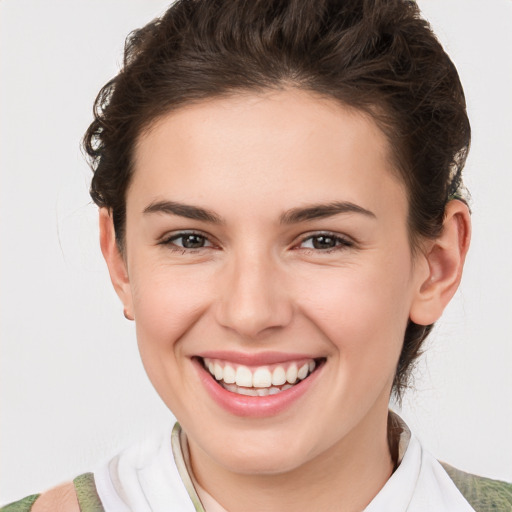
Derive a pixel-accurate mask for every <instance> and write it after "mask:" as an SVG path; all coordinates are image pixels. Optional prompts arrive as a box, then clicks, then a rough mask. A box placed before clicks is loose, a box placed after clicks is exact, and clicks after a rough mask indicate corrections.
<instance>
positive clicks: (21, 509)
mask: <svg viewBox="0 0 512 512" xmlns="http://www.w3.org/2000/svg"><path fill="white" fill-rule="evenodd" d="M0 512H80V506H79V505H78V499H77V497H76V493H75V486H74V485H73V483H72V482H69V483H66V484H62V485H59V486H58V487H54V488H53V489H50V490H49V491H46V492H44V493H43V494H33V495H31V496H27V497H26V498H23V499H22V500H20V501H16V502H15V503H11V504H9V505H5V506H4V507H2V508H0Z"/></svg>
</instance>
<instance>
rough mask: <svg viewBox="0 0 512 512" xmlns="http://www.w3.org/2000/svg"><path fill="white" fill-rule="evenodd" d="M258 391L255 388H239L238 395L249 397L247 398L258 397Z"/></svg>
mask: <svg viewBox="0 0 512 512" xmlns="http://www.w3.org/2000/svg"><path fill="white" fill-rule="evenodd" d="M258 391H259V390H258V389H254V388H243V387H241V388H238V390H237V393H238V394H239V395H247V396H258Z"/></svg>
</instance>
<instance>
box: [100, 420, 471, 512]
mask: <svg viewBox="0 0 512 512" xmlns="http://www.w3.org/2000/svg"><path fill="white" fill-rule="evenodd" d="M390 414H392V415H394V413H392V412H391V413H390ZM394 419H396V421H397V422H398V423H399V425H400V428H401V433H400V439H399V461H400V459H401V462H400V465H399V466H398V468H397V470H396V471H395V472H394V473H393V475H391V478H390V479H389V480H388V481H387V482H386V484H385V485H384V487H383V488H382V489H381V490H380V492H379V493H378V494H377V496H375V498H374V499H373V500H372V502H371V503H370V504H369V505H368V506H367V507H366V508H365V510H364V512H432V511H435V512H474V509H473V508H472V507H471V506H470V505H469V504H468V502H467V501H466V500H465V499H464V497H463V496H462V494H461V493H460V492H459V490H458V489H457V487H456V486H455V484H454V483H453V482H452V480H451V479H450V477H449V476H448V474H447V473H446V471H445V470H444V469H443V467H442V466H441V464H440V463H439V462H438V461H437V460H436V459H435V458H434V457H433V456H432V455H431V454H430V453H428V452H427V451H426V450H425V449H424V448H423V447H422V446H421V444H420V442H419V441H418V439H417V438H416V437H415V436H414V435H412V434H411V432H410V430H409V428H408V427H407V425H406V424H405V423H404V422H403V421H402V420H401V419H400V418H399V417H398V416H397V415H394ZM188 460H189V457H188V448H187V444H186V439H185V438H184V434H182V431H181V428H180V426H179V424H178V423H176V425H175V426H174V428H173V430H172V433H170V432H169V431H167V432H165V434H164V435H161V436H159V437H156V438H153V439H149V440H146V441H144V442H142V443H139V444H137V445H135V446H132V447H130V448H128V449H127V450H125V451H123V452H121V454H119V455H118V456H117V457H115V458H114V459H112V460H111V461H110V462H109V463H108V464H106V465H104V466H103V467H101V468H100V469H99V470H98V471H96V472H95V473H94V477H95V482H96V487H97V491H98V494H99V496H100V499H101V501H102V503H103V506H104V508H105V512H130V511H132V512H204V510H205V509H204V508H203V505H202V504H201V500H202V501H203V503H204V505H205V506H206V510H207V511H208V512H224V509H223V508H222V507H221V506H220V505H219V504H218V503H217V502H216V501H215V500H214V499H213V497H211V496H210V495H209V494H208V493H206V491H205V490H204V489H202V488H201V487H200V486H198V484H197V482H196V481H195V479H194V478H193V476H191V475H192V474H191V472H190V471H189V470H188V468H187V461H188ZM194 485H195V487H194ZM196 489H197V491H196Z"/></svg>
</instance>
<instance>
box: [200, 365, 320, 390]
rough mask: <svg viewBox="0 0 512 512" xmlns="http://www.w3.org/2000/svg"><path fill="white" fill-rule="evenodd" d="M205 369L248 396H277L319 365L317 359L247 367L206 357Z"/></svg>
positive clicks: (231, 387)
mask: <svg viewBox="0 0 512 512" xmlns="http://www.w3.org/2000/svg"><path fill="white" fill-rule="evenodd" d="M202 362H203V366H204V368H205V369H206V370H207V371H208V372H209V373H210V375H212V377H213V378H214V379H215V380H216V381H217V382H218V384H219V385H220V386H222V387H223V388H224V389H225V390H227V391H230V392H231V393H236V394H238V395H245V396H269V395H277V394H279V393H281V392H282V391H286V390H287V389H290V388H292V387H294V386H295V385H296V384H298V383H299V382H301V381H303V380H304V379H306V378H307V377H309V375H311V373H313V372H314V371H315V368H316V367H317V361H315V359H307V360H300V361H288V362H286V363H280V364H271V365H265V366H246V365H242V364H236V363H232V362H228V361H224V360H221V359H212V358H204V359H203V361H202Z"/></svg>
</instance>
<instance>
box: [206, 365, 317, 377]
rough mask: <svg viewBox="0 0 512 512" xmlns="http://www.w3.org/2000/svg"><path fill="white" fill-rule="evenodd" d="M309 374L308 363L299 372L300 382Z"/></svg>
mask: <svg viewBox="0 0 512 512" xmlns="http://www.w3.org/2000/svg"><path fill="white" fill-rule="evenodd" d="M308 373H309V365H308V363H306V364H303V365H302V366H301V367H300V368H299V371H298V372H297V377H298V378H299V379H300V380H304V379H305V378H306V377H307V376H308ZM215 378H217V374H215Z"/></svg>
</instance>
